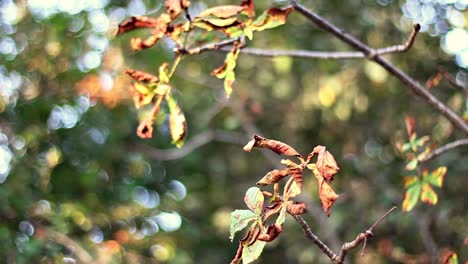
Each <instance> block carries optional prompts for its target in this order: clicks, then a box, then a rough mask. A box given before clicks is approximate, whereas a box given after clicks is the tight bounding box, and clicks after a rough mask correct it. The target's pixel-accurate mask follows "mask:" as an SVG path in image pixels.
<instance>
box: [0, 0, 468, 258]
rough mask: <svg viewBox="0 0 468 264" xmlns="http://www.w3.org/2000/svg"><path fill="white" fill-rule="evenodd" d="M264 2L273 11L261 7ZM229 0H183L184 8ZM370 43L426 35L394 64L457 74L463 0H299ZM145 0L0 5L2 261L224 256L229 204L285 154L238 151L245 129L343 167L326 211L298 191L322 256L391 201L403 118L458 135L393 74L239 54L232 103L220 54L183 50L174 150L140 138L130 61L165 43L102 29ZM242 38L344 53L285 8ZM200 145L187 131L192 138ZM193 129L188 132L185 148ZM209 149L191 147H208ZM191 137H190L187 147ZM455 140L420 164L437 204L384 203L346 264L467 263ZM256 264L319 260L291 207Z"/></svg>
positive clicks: (369, 67)
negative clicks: (371, 233) (318, 152)
mask: <svg viewBox="0 0 468 264" xmlns="http://www.w3.org/2000/svg"><path fill="white" fill-rule="evenodd" d="M255 3H256V8H257V10H258V11H259V12H260V11H261V10H263V9H266V8H268V7H270V6H271V5H273V4H275V2H273V1H267V0H257V1H255ZM220 4H238V3H237V2H236V1H234V2H232V1H228V0H223V1H221V0H219V1H214V0H207V1H192V5H191V6H190V9H189V10H190V13H191V14H192V16H194V15H195V14H196V13H199V12H200V11H202V10H204V9H205V8H206V7H209V6H213V5H220ZM304 4H305V5H306V6H308V7H310V8H312V9H313V10H314V11H315V12H317V13H319V14H321V15H323V16H324V17H326V18H328V19H330V20H331V21H332V22H333V23H335V24H336V25H338V26H340V27H342V28H343V29H345V30H346V31H349V32H350V33H352V34H353V35H355V36H357V37H359V38H360V39H362V40H363V41H365V42H366V43H368V44H369V45H370V46H372V47H385V46H390V45H394V44H400V43H403V42H404V41H406V38H407V36H408V35H409V33H410V32H411V27H412V24H413V23H415V22H419V23H421V25H422V33H421V34H419V35H418V37H417V40H416V42H415V45H414V47H413V48H412V49H411V50H410V51H409V52H408V53H406V54H398V55H392V56H389V58H390V60H391V61H393V62H394V63H395V64H396V65H398V66H399V67H401V68H402V69H403V70H405V71H406V72H408V73H409V74H410V75H411V76H414V77H415V78H417V79H418V80H420V81H421V82H425V81H426V80H427V79H429V78H430V77H431V76H433V75H434V74H436V73H437V69H438V66H443V67H444V68H445V69H446V70H447V71H448V72H449V73H451V74H452V75H453V76H454V78H456V80H457V81H458V83H459V84H461V85H465V86H466V85H467V83H468V73H467V72H466V67H467V66H468V31H467V25H468V22H467V21H468V16H467V14H468V13H467V12H466V8H467V6H468V2H467V1H466V0H407V1H392V0H377V1H375V0H353V1H335V0H334V1H304ZM162 8H164V7H163V3H162V1H154V0H131V1H126V0H119V1H109V0H96V1H90V0H88V1H83V0H73V1H58V0H47V1H39V0H29V1H26V0H18V1H12V0H1V1H0V258H1V259H2V261H1V262H3V261H5V262H6V263H82V262H94V263H125V262H126V263H227V262H228V261H229V260H230V259H231V258H232V256H233V255H234V254H235V250H236V248H237V244H236V243H234V244H231V243H230V242H229V240H228V233H229V222H230V212H231V211H232V210H234V209H236V208H244V207H245V205H244V204H243V196H244V193H245V191H246V190H247V188H248V187H250V186H253V185H254V184H255V182H256V181H257V180H258V179H260V177H262V176H263V175H264V174H265V173H266V172H267V171H269V170H271V169H273V168H277V167H278V166H279V165H280V164H279V160H280V157H278V156H276V155H270V154H269V153H266V152H262V151H254V152H253V153H244V152H243V151H242V144H245V143H246V142H247V140H248V139H249V138H250V137H251V136H252V134H253V133H259V134H261V135H263V136H265V137H268V138H273V139H277V140H281V141H284V142H287V143H288V144H290V145H291V146H294V147H295V148H296V149H297V150H299V151H300V152H301V153H304V154H306V153H308V152H309V151H311V150H312V149H313V147H314V146H316V145H318V144H320V145H325V146H327V148H328V149H329V151H330V152H331V153H333V154H334V155H335V157H336V160H337V161H338V163H339V165H340V167H341V170H340V173H339V175H337V176H336V178H335V182H334V189H335V190H336V191H337V192H339V193H340V194H341V198H340V199H339V200H338V202H337V204H336V205H335V207H334V208H333V210H332V215H331V217H330V218H328V219H327V218H326V217H325V215H324V214H323V213H322V212H321V211H320V210H321V209H320V204H319V201H318V198H317V186H315V181H314V180H308V177H312V175H306V177H305V179H304V182H305V191H304V192H303V193H304V194H303V195H301V197H300V200H303V201H306V202H307V203H308V209H309V213H308V214H306V215H305V218H306V220H307V221H308V222H309V224H310V225H311V226H312V228H313V230H314V231H316V232H317V233H318V235H319V236H320V237H321V238H322V239H323V240H324V241H326V242H327V243H329V244H330V246H331V248H332V249H333V250H337V249H338V248H339V246H340V245H341V243H342V241H348V240H352V239H354V237H355V236H356V234H357V233H358V232H360V231H362V230H364V228H366V227H368V226H369V225H370V224H371V223H373V222H374V221H375V220H376V219H377V218H378V217H379V216H380V215H382V214H383V212H385V211H386V210H387V209H389V208H390V207H391V206H392V205H393V204H397V205H399V204H401V200H402V197H403V192H404V191H403V187H402V179H403V176H405V175H408V174H411V172H406V171H404V165H405V162H404V158H403V157H402V156H401V155H400V154H399V153H398V151H397V150H396V148H395V144H396V143H397V142H404V141H406V134H405V128H404V122H403V120H404V116H405V114H411V115H413V116H414V117H415V118H416V119H417V122H418V130H419V134H420V135H424V134H429V135H431V136H432V139H433V140H434V141H435V142H437V143H438V144H443V143H447V142H450V141H452V140H454V139H457V138H462V137H463V134H461V133H460V132H458V131H456V129H454V128H453V127H452V126H451V124H450V123H449V122H448V121H447V120H446V119H444V118H443V117H442V116H440V115H439V114H438V113H437V112H435V111H433V110H432V109H431V108H430V107H428V105H427V104H426V103H425V102H424V101H421V100H420V99H416V98H415V97H414V96H413V95H412V94H411V93H410V92H409V91H408V90H407V89H406V88H405V87H404V86H403V85H402V84H401V83H400V82H399V81H398V80H396V79H395V78H393V77H392V76H389V74H388V73H387V72H385V71H384V70H383V69H382V68H380V67H379V66H378V65H376V64H374V63H371V62H368V61H365V60H339V61H336V60H311V59H296V58H287V57H280V58H274V59H271V58H260V57H253V56H249V55H242V53H241V55H240V58H239V61H238V67H237V69H236V74H237V81H236V83H235V85H234V87H235V91H234V94H233V96H232V98H231V99H230V100H226V99H225V98H224V97H225V95H224V91H223V84H222V81H220V80H218V79H216V78H214V77H212V76H210V75H209V72H210V71H211V70H212V69H214V68H215V67H217V66H218V65H220V64H221V63H222V62H223V59H224V58H223V57H224V54H223V53H222V52H210V53H204V54H202V55H198V56H191V57H186V58H184V60H182V62H181V64H180V65H179V67H178V69H177V71H176V73H175V75H174V77H173V80H172V81H171V82H172V84H173V85H174V87H175V88H176V89H177V95H178V98H179V100H180V101H181V103H182V106H183V109H184V112H185V114H186V116H187V121H188V126H189V136H188V141H187V143H186V146H185V147H184V148H182V149H181V150H177V149H173V148H174V147H173V146H172V145H171V142H170V139H169V138H170V136H169V129H168V127H167V122H164V116H161V118H160V120H159V122H158V124H157V128H156V129H155V132H154V136H153V139H150V140H142V139H139V138H138V137H137V136H136V134H135V130H136V127H137V124H138V116H137V112H136V111H135V109H134V107H133V104H132V102H131V98H130V97H131V96H130V95H129V93H128V87H129V85H130V79H129V78H128V77H127V76H124V75H123V74H122V71H123V69H125V68H127V67H131V68H135V69H139V70H145V71H147V72H153V73H155V72H156V69H157V68H158V66H159V65H160V64H161V63H162V62H163V61H167V60H171V59H172V55H171V47H172V45H173V44H171V43H170V42H168V41H167V42H163V43H158V44H157V45H156V46H155V47H153V48H151V49H148V50H144V51H142V52H138V53H134V52H132V51H130V49H129V39H130V38H131V37H132V36H136V35H138V36H143V35H144V34H146V33H147V32H146V33H145V32H143V31H141V32H134V33H133V32H132V33H129V34H128V36H127V35H124V36H122V37H119V38H114V34H115V32H116V27H117V25H118V23H120V22H122V21H123V20H124V19H125V18H128V17H130V16H134V15H150V16H151V15H153V16H154V15H157V14H158V12H161V9H162ZM248 45H249V46H250V47H256V48H268V49H307V50H317V51H343V50H349V48H348V47H346V46H345V45H344V44H343V43H341V42H340V41H339V40H337V39H335V38H333V37H332V36H330V35H328V34H326V33H324V32H322V31H320V30H318V29H317V28H316V27H315V26H313V25H312V24H310V23H309V22H308V21H306V20H305V19H304V18H303V17H301V16H300V15H298V14H294V13H293V14H292V15H291V16H290V17H289V18H288V23H287V24H286V25H285V26H282V27H280V28H276V29H274V30H269V31H265V32H260V33H258V34H256V36H255V39H254V40H253V41H252V42H249V43H248ZM431 92H433V93H434V94H436V95H437V96H438V97H439V98H441V99H442V100H443V101H444V102H446V103H447V104H448V105H449V106H450V107H452V108H453V109H454V110H455V111H457V112H458V113H460V114H463V112H464V111H467V110H466V108H467V107H468V106H467V104H468V103H467V101H466V95H464V94H463V91H461V90H460V89H457V88H453V87H451V86H450V85H449V84H448V82H446V81H442V82H441V84H440V85H439V86H437V87H435V88H432V90H431ZM194 140H195V141H194ZM196 140H198V141H196ZM206 142H208V143H207V144H198V143H206ZM198 145H201V146H200V147H198V148H193V149H192V148H191V147H194V146H195V147H197V146H198ZM467 154H468V152H467V149H466V148H464V149H463V148H459V149H457V150H454V151H451V152H449V153H447V154H444V155H442V156H441V157H439V158H437V159H435V160H433V161H431V162H429V163H427V164H426V165H425V166H427V167H428V168H429V169H433V168H436V167H437V166H438V165H442V164H443V165H446V166H448V174H447V177H446V180H445V185H444V186H443V188H441V189H438V190H437V193H438V194H439V195H440V199H439V203H438V204H437V205H436V206H433V207H430V206H426V205H422V204H419V205H418V206H417V207H416V209H415V210H413V211H412V212H410V213H405V214H404V213H402V212H401V211H399V212H397V213H394V214H392V215H391V216H390V217H389V218H388V219H386V220H385V222H384V223H383V224H382V225H380V226H379V227H378V229H377V230H376V238H375V239H373V241H371V243H370V244H369V245H368V247H367V249H366V254H365V255H364V256H363V257H360V256H359V254H358V253H356V252H353V253H352V254H351V256H350V258H349V262H350V263H436V262H438V261H439V256H440V254H443V252H445V251H446V250H447V249H452V250H455V251H456V252H457V253H458V254H459V259H460V260H461V261H463V260H466V259H468V253H467V252H468V250H467V239H468V223H467V219H468V208H467V203H466V199H465V198H466V192H467V186H468V177H467V176H468V175H467V174H468V173H467V172H468V163H467V162H463V161H466V160H467V157H468V156H467ZM258 262H259V263H327V259H326V257H325V255H323V254H322V253H321V252H320V251H319V250H318V249H317V248H315V247H314V246H313V245H312V244H311V243H309V242H308V241H307V240H306V238H305V237H304V236H303V234H302V233H301V230H300V228H299V227H298V225H297V224H296V223H295V222H294V221H293V220H292V218H288V219H287V222H286V225H285V232H284V234H283V235H281V237H280V239H278V240H277V241H275V242H274V243H271V244H269V245H267V247H266V249H265V251H264V253H263V255H262V257H261V259H260V260H259V261H258Z"/></svg>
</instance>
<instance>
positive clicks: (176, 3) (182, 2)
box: [164, 0, 190, 19]
mask: <svg viewBox="0 0 468 264" xmlns="http://www.w3.org/2000/svg"><path fill="white" fill-rule="evenodd" d="M164 6H165V7H166V10H167V13H168V14H169V16H170V17H171V19H174V18H176V17H177V16H178V15H179V14H180V13H181V12H182V10H186V9H187V8H188V7H189V6H190V1H189V0H166V2H165V3H164Z"/></svg>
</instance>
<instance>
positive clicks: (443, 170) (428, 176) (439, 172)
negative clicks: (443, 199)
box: [422, 166, 447, 187]
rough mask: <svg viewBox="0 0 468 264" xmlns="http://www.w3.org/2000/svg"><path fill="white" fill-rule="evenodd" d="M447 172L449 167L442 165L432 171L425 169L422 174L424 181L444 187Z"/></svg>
mask: <svg viewBox="0 0 468 264" xmlns="http://www.w3.org/2000/svg"><path fill="white" fill-rule="evenodd" d="M445 174H447V167H445V166H441V167H439V168H437V169H435V170H434V171H432V172H431V173H427V171H424V172H423V174H422V176H423V181H424V182H428V183H430V184H432V185H434V186H436V187H442V185H443V183H444V178H445Z"/></svg>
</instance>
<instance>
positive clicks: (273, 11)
mask: <svg viewBox="0 0 468 264" xmlns="http://www.w3.org/2000/svg"><path fill="white" fill-rule="evenodd" d="M292 10H293V8H292V7H288V8H284V9H279V8H270V9H268V10H267V11H265V12H264V13H263V14H262V15H260V16H259V17H258V18H257V19H255V21H254V22H252V24H251V26H250V27H249V28H250V29H251V30H253V31H262V30H265V29H270V28H275V27H278V26H281V25H284V23H286V19H287V18H288V16H289V14H290V13H291V11H292Z"/></svg>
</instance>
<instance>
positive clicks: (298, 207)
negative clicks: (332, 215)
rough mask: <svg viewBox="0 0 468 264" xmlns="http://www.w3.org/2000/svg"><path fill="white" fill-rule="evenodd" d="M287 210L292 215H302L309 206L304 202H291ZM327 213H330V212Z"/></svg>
mask: <svg viewBox="0 0 468 264" xmlns="http://www.w3.org/2000/svg"><path fill="white" fill-rule="evenodd" d="M286 210H287V211H288V213H290V214H291V215H301V214H304V213H305V212H306V211H307V207H306V204H305V203H303V202H289V203H288V204H287V205H286ZM327 215H329V213H328V214H327Z"/></svg>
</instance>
